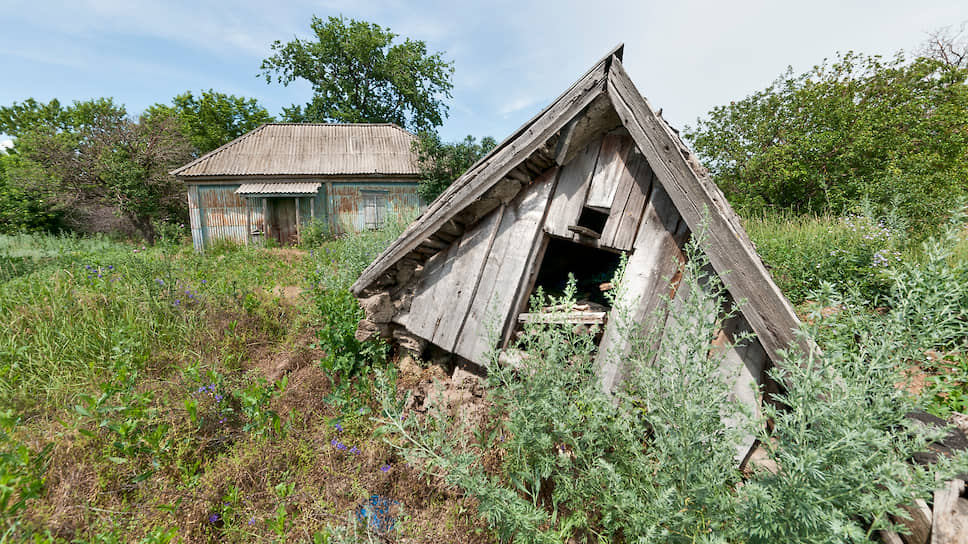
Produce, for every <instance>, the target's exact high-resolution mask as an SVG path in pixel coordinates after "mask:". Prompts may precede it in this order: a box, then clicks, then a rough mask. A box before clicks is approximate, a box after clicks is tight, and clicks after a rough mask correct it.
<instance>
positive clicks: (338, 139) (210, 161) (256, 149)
mask: <svg viewBox="0 0 968 544" xmlns="http://www.w3.org/2000/svg"><path fill="white" fill-rule="evenodd" d="M415 140H416V136H414V135H413V134H411V133H409V132H407V131H406V130H404V129H402V128H400V127H398V126H397V125H394V124H391V123H380V124H362V123H357V124H325V123H268V124H265V125H262V126H260V127H259V128H257V129H255V130H253V131H251V132H248V133H246V134H244V135H242V136H239V137H238V138H236V139H234V140H232V141H231V142H229V143H227V144H225V145H223V146H222V147H220V148H218V149H216V150H214V151H212V152H210V153H206V154H205V155H203V156H201V157H199V158H198V159H195V160H194V161H192V162H190V163H188V164H186V165H185V166H182V167H181V168H178V169H177V170H174V171H172V175H174V176H176V177H178V178H181V179H185V180H189V179H201V178H206V177H225V176H314V175H315V176H319V175H327V176H330V175H347V176H372V175H380V176H393V175H400V176H408V177H415V176H417V175H418V174H419V173H420V171H419V170H418V168H417V163H416V160H415V154H414V152H413V142H414V141H415Z"/></svg>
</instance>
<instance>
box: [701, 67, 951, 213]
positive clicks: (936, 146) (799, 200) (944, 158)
mask: <svg viewBox="0 0 968 544" xmlns="http://www.w3.org/2000/svg"><path fill="white" fill-rule="evenodd" d="M966 76H968V71H966V70H963V69H960V68H957V67H955V66H951V65H948V64H945V63H943V62H940V61H938V60H934V59H927V58H917V59H915V60H914V61H912V62H906V61H905V59H904V58H903V57H902V56H901V55H900V54H898V55H897V56H895V57H894V58H893V59H890V60H883V59H881V58H880V57H876V56H874V57H870V56H864V55H860V54H855V53H847V54H844V55H840V56H839V57H838V59H837V60H836V62H834V63H832V64H828V63H827V62H824V63H823V64H821V65H819V66H815V67H814V68H813V69H812V70H811V71H809V72H807V73H804V74H800V75H794V74H793V72H792V70H788V71H787V72H786V73H785V74H783V75H781V76H780V77H779V78H778V79H777V80H776V81H775V82H774V83H773V84H772V85H770V86H769V87H767V88H766V89H765V90H763V91H760V92H757V93H754V94H752V95H750V96H749V97H747V98H745V99H743V100H740V101H737V102H731V103H730V104H729V105H726V106H721V107H718V108H716V109H714V110H713V111H711V112H710V113H709V115H708V117H707V118H705V119H701V120H699V123H698V125H697V126H696V127H695V128H688V127H687V129H686V136H687V138H689V139H690V140H691V141H692V142H693V144H694V146H695V149H696V151H697V152H698V153H699V155H700V156H701V157H702V158H703V159H704V160H705V164H706V165H707V166H708V167H709V168H710V170H711V172H712V174H713V176H714V178H715V180H716V182H717V183H718V184H719V185H720V187H722V189H723V190H724V192H725V193H726V195H727V196H728V197H729V198H730V200H731V201H732V202H734V203H735V204H738V205H739V206H741V207H743V208H745V209H747V210H763V209H772V208H783V209H789V210H793V211H797V212H815V213H821V212H833V213H841V212H844V211H845V210H849V209H851V208H854V207H856V206H857V205H858V203H859V202H861V201H863V200H867V201H869V202H870V203H871V204H873V205H874V206H875V207H879V208H880V209H881V210H894V211H895V212H897V213H900V214H901V215H902V216H904V217H906V218H907V219H908V220H909V221H911V222H912V223H914V224H918V223H920V224H928V223H932V222H935V220H937V219H938V218H939V217H940V214H944V213H946V212H947V211H948V210H949V209H950V208H951V206H952V205H953V203H954V202H955V199H956V198H958V197H959V196H962V195H965V194H966V192H968V186H966V185H965V183H964V180H965V179H966V176H968V87H966V86H965V79H966Z"/></svg>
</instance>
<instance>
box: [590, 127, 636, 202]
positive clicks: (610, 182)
mask: <svg viewBox="0 0 968 544" xmlns="http://www.w3.org/2000/svg"><path fill="white" fill-rule="evenodd" d="M632 146H633V144H632V138H629V137H628V136H626V135H624V134H606V135H605V136H604V137H603V138H602V149H601V151H599V153H598V162H597V163H596V164H595V173H594V174H593V175H592V181H591V184H590V186H589V188H588V196H587V197H586V199H585V205H586V206H588V207H590V208H594V209H597V210H599V211H602V212H605V213H608V211H609V210H611V208H612V202H613V201H614V200H615V192H616V191H617V190H618V186H619V184H620V183H621V182H622V178H623V174H624V173H625V172H626V168H625V157H626V155H628V152H629V150H630V149H631V148H632Z"/></svg>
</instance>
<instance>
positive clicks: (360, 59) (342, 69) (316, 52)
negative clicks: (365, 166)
mask: <svg viewBox="0 0 968 544" xmlns="http://www.w3.org/2000/svg"><path fill="white" fill-rule="evenodd" d="M311 26H312V30H313V33H314V34H315V39H310V40H303V39H299V38H296V39H294V40H292V41H290V42H286V43H283V42H281V41H278V40H277V41H275V42H273V44H272V46H271V47H272V51H273V53H274V54H273V55H272V56H270V57H269V58H267V59H265V60H264V61H262V67H261V70H262V75H263V76H264V77H265V79H266V82H270V83H271V82H272V81H273V79H275V80H276V81H277V82H279V83H282V84H284V85H288V84H289V83H292V82H293V81H296V80H297V79H303V80H306V81H308V82H309V83H310V84H311V85H312V87H313V92H314V94H313V97H312V100H311V101H310V102H309V103H308V104H306V105H305V106H297V105H294V106H292V107H290V108H284V117H285V118H286V120H288V121H295V122H339V123H396V124H398V125H400V126H402V127H406V128H408V129H410V130H428V129H433V128H434V127H438V126H440V125H441V124H442V123H443V119H444V117H446V114H447V106H446V105H445V104H444V102H443V100H444V99H445V98H449V97H450V90H451V88H452V87H453V85H452V83H451V75H452V74H453V71H454V69H453V65H452V63H451V62H447V61H445V60H444V59H443V57H442V56H441V54H440V53H428V52H427V45H426V44H425V43H424V42H423V41H419V40H411V39H409V38H407V39H404V41H403V42H401V43H394V41H395V39H396V38H397V35H396V34H394V33H392V32H390V30H389V29H387V28H383V27H381V26H379V25H376V24H373V23H368V22H365V21H357V20H354V19H346V18H344V17H342V16H340V17H329V18H328V19H326V20H323V19H320V18H318V17H313V19H312V24H311Z"/></svg>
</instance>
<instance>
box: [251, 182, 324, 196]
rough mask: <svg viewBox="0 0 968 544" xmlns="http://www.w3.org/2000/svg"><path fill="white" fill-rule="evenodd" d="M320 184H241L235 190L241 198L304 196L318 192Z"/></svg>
mask: <svg viewBox="0 0 968 544" xmlns="http://www.w3.org/2000/svg"><path fill="white" fill-rule="evenodd" d="M321 186H322V183H319V182H315V183H243V184H242V185H240V186H239V188H238V189H236V190H235V194H237V195H242V196H260V197H265V196H304V195H314V194H316V193H318V192H319V188H320V187H321Z"/></svg>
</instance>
